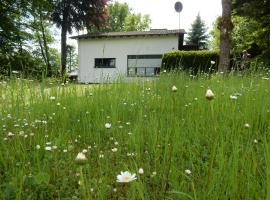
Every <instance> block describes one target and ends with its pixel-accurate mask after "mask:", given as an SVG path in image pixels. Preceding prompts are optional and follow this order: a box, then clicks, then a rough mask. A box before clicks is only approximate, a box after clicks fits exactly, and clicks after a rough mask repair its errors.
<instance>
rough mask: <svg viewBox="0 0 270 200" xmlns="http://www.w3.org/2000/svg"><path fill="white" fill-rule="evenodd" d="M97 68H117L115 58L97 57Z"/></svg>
mask: <svg viewBox="0 0 270 200" xmlns="http://www.w3.org/2000/svg"><path fill="white" fill-rule="evenodd" d="M95 68H115V58H95Z"/></svg>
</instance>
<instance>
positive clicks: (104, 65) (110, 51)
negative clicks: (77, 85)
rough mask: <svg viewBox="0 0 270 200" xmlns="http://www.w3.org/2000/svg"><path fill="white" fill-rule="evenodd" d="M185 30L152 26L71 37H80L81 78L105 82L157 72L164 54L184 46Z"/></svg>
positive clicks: (88, 81) (146, 75) (79, 78)
mask: <svg viewBox="0 0 270 200" xmlns="http://www.w3.org/2000/svg"><path fill="white" fill-rule="evenodd" d="M184 34H185V31H184V30H182V29H180V30H167V29H151V30H150V31H142V32H111V33H93V34H85V35H79V36H74V37H71V38H73V39H77V40H78V57H79V66H78V67H79V71H78V81H79V82H82V83H102V82H112V81H114V80H115V79H117V78H118V77H119V76H122V77H127V78H128V77H135V76H141V77H148V76H155V75H156V74H158V73H159V71H160V66H161V59H162V55H163V54H164V53H165V52H167V51H171V50H177V49H181V48H182V47H183V40H184Z"/></svg>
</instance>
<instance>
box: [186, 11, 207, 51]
mask: <svg viewBox="0 0 270 200" xmlns="http://www.w3.org/2000/svg"><path fill="white" fill-rule="evenodd" d="M206 32H207V27H206V25H205V22H204V21H202V19H201V16H200V14H198V15H197V17H196V19H195V21H194V22H193V23H192V24H191V29H190V30H189V32H188V34H187V39H186V43H187V44H188V45H197V46H198V47H199V49H205V48H206V43H207V39H208V37H209V36H208V34H207V33H206Z"/></svg>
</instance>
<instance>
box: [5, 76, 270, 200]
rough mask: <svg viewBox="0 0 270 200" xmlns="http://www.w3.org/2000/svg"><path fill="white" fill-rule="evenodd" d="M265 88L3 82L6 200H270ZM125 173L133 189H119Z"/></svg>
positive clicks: (252, 80) (183, 82) (250, 82)
mask: <svg viewBox="0 0 270 200" xmlns="http://www.w3.org/2000/svg"><path fill="white" fill-rule="evenodd" d="M267 78H269V77H268V75H267V74H265V75H260V74H255V75H252V76H238V75H231V76H228V77H223V76H222V75H214V76H212V77H211V78H209V77H208V76H198V77H194V76H188V75H185V74H181V73H176V74H163V75H162V76H161V77H160V78H158V79H154V80H151V81H143V80H141V79H138V80H137V81H134V82H132V83H121V82H119V83H115V84H100V85H73V84H70V85H65V86H61V85H57V84H50V83H47V82H43V83H35V82H29V81H27V80H21V79H18V80H11V81H9V82H6V83H5V82H1V84H0V91H1V96H0V100H1V104H0V110H1V113H0V190H1V191H0V199H22V200H27V199H61V200H62V199H269V198H270V147H269V137H270V136H269V134H270V123H269V118H270V81H269V79H268V80H267ZM173 85H175V86H176V87H177V91H176V92H173V91H172V89H171V88H172V86H173ZM208 88H210V89H211V90H212V91H213V92H214V94H215V98H214V100H212V101H209V100H207V99H206V98H205V92H206V90H207V89H208ZM230 95H234V96H237V99H236V100H232V99H230ZM105 123H110V124H111V125H112V126H111V128H109V129H107V128H105ZM13 134H14V135H13ZM37 145H39V146H37ZM39 147H40V148H39ZM46 147H51V150H46V149H45V148H46ZM113 148H117V151H116V152H113V151H112V149H113ZM84 149H85V150H87V153H85V155H86V157H87V162H86V163H85V164H84V165H78V164H77V163H76V162H75V158H76V156H77V154H78V153H79V152H82V151H83V150H84ZM139 168H143V170H144V173H143V174H139V173H138V170H139ZM186 170H190V171H191V173H190V174H189V173H187V172H188V171H186ZM121 171H130V172H131V173H136V175H137V179H136V180H135V181H132V182H129V183H118V182H117V181H116V176H117V175H118V174H120V172H121Z"/></svg>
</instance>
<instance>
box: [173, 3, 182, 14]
mask: <svg viewBox="0 0 270 200" xmlns="http://www.w3.org/2000/svg"><path fill="white" fill-rule="evenodd" d="M174 9H175V11H176V12H178V13H180V12H181V11H182V10H183V4H182V3H181V2H180V1H177V2H176V3H175V4H174Z"/></svg>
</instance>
